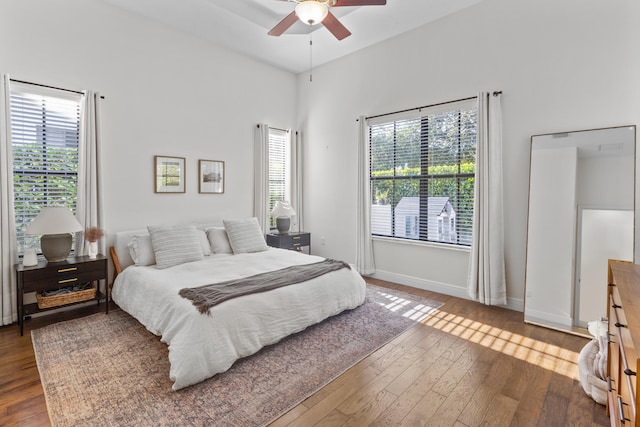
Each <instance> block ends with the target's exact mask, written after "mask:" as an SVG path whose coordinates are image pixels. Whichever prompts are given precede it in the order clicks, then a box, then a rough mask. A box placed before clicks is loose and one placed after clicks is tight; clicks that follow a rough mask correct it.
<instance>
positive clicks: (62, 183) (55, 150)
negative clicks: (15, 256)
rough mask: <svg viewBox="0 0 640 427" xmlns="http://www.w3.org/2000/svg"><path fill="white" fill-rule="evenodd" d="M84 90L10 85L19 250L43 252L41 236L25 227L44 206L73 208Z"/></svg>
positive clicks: (73, 210)
mask: <svg viewBox="0 0 640 427" xmlns="http://www.w3.org/2000/svg"><path fill="white" fill-rule="evenodd" d="M80 97H81V95H80V94H75V93H71V92H66V91H62V90H55V89H49V88H41V87H38V86H35V85H26V84H19V83H12V85H11V137H12V149H13V178H14V193H15V218H16V228H17V230H16V231H17V242H18V252H19V253H22V252H23V250H24V248H36V249H37V250H38V251H39V246H40V239H39V236H27V235H26V234H25V229H26V227H27V225H29V223H30V222H31V221H32V220H33V218H35V217H36V216H37V215H38V213H39V212H40V210H41V209H42V208H43V207H45V206H67V207H69V208H70V209H71V211H72V212H74V213H75V208H76V194H77V182H78V142H79V135H80Z"/></svg>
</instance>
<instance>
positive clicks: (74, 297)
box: [36, 288, 96, 308]
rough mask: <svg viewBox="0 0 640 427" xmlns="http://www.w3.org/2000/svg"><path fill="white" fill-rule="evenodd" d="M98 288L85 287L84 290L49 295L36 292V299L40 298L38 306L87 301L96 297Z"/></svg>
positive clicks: (49, 306) (56, 305) (48, 306)
mask: <svg viewBox="0 0 640 427" xmlns="http://www.w3.org/2000/svg"><path fill="white" fill-rule="evenodd" d="M95 296H96V288H90V289H85V290H84V291H76V292H70V293H68V294H60V295H51V296H48V297H45V296H42V295H40V292H36V300H38V308H51V307H58V306H61V305H65V304H71V303H73V302H80V301H87V300H90V299H93V298H95Z"/></svg>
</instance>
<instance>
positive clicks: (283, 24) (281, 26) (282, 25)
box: [267, 10, 298, 36]
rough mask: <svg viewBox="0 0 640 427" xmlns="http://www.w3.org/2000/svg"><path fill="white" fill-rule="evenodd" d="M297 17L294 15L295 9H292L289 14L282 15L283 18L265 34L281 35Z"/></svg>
mask: <svg viewBox="0 0 640 427" xmlns="http://www.w3.org/2000/svg"><path fill="white" fill-rule="evenodd" d="M297 20H298V17H297V16H296V11H295V10H294V11H293V12H291V13H290V14H288V15H287V16H285V17H284V19H283V20H282V21H280V22H278V23H277V24H276V26H275V27H273V28H272V29H271V31H269V32H268V33H267V34H269V35H270V36H279V35H282V33H284V32H285V31H287V30H288V29H289V27H291V26H292V25H293V24H295V23H296V21H297Z"/></svg>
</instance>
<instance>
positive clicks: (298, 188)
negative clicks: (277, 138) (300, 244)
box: [289, 130, 304, 231]
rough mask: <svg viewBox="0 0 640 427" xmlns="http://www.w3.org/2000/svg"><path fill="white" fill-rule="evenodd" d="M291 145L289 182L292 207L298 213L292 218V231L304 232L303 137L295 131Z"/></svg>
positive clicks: (290, 140) (290, 137)
mask: <svg viewBox="0 0 640 427" xmlns="http://www.w3.org/2000/svg"><path fill="white" fill-rule="evenodd" d="M289 145H290V147H291V169H290V170H291V173H290V176H289V182H290V183H291V188H290V194H291V200H290V202H291V207H292V208H293V210H295V211H296V215H295V217H293V218H292V224H291V229H292V230H297V231H303V230H304V214H303V207H304V206H303V200H302V135H300V133H299V132H295V131H293V130H290V131H289Z"/></svg>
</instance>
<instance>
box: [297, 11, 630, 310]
mask: <svg viewBox="0 0 640 427" xmlns="http://www.w3.org/2000/svg"><path fill="white" fill-rule="evenodd" d="M638 3H639V2H637V1H635V0H621V1H616V2H603V1H601V0H539V1H535V2H528V1H524V0H517V1H514V0H485V1H483V2H481V3H479V4H477V5H475V6H473V7H471V8H469V9H466V10H463V11H461V12H458V13H456V14H454V15H451V16H448V17H445V18H443V19H441V20H439V21H436V22H433V23H431V24H429V25H426V26H423V27H420V28H418V29H416V30H414V31H411V32H409V33H406V34H403V35H400V36H398V37H396V38H394V39H392V40H389V41H386V42H383V43H381V44H379V45H376V46H373V47H371V48H367V49H364V50H362V51H359V52H357V53H355V54H352V55H350V56H348V57H345V58H342V59H339V60H337V61H334V62H332V63H330V64H327V65H325V66H321V67H315V68H314V76H313V82H312V83H309V81H308V75H307V74H306V73H303V74H301V75H300V76H299V77H298V88H299V91H298V94H299V107H300V110H301V112H300V115H299V128H300V129H302V130H303V134H304V137H305V144H306V153H305V161H306V164H305V179H306V182H305V185H304V190H305V200H306V203H307V205H306V207H305V212H306V215H307V217H306V218H305V227H306V228H307V230H308V231H311V232H312V233H313V236H314V239H312V241H313V250H314V252H316V253H320V254H322V255H331V256H333V257H336V258H341V259H346V260H350V261H353V260H354V258H355V231H354V230H355V226H356V216H355V212H356V206H355V196H356V165H357V162H356V153H357V151H356V146H357V129H358V126H357V123H356V121H355V119H356V118H357V117H358V116H360V115H363V116H368V115H376V114H381V113H387V112H392V111H395V110H401V109H405V108H412V107H417V106H421V105H427V104H432V103H437V102H442V101H449V100H454V99H458V98H465V97H468V96H473V95H475V94H477V92H479V91H481V90H488V91H491V90H502V91H503V105H502V106H503V122H504V129H503V132H504V133H503V137H504V152H503V158H504V174H505V177H506V178H505V187H504V194H505V245H506V268H507V288H508V296H509V304H510V306H511V307H513V308H519V309H521V308H522V302H523V298H524V270H525V250H526V229H527V227H526V222H527V195H528V175H529V146H530V136H531V135H533V134H541V133H550V132H562V131H570V130H579V129H592V128H598V127H607V126H617V125H627V124H638V123H639V122H640V84H638V79H639V78H640V77H639V76H640V55H639V54H638V49H637V41H638V40H640V25H638V22H640V6H639V5H638ZM343 208H344V209H346V210H347V213H344V212H343V211H342V210H343ZM321 236H324V237H326V240H325V241H326V243H325V245H321V244H320V241H321V240H320V239H319V237H321ZM374 250H375V254H376V265H377V269H378V274H379V275H380V276H382V277H385V278H391V279H395V280H399V281H401V282H404V283H408V284H412V285H414V286H419V287H426V288H430V289H435V290H440V291H445V292H448V293H450V294H453V295H461V296H464V295H465V294H466V291H465V286H466V277H467V267H468V258H469V257H468V253H467V252H464V251H454V250H447V249H442V248H440V247H419V246H415V245H402V244H398V243H389V242H382V241H376V242H375V244H374Z"/></svg>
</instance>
